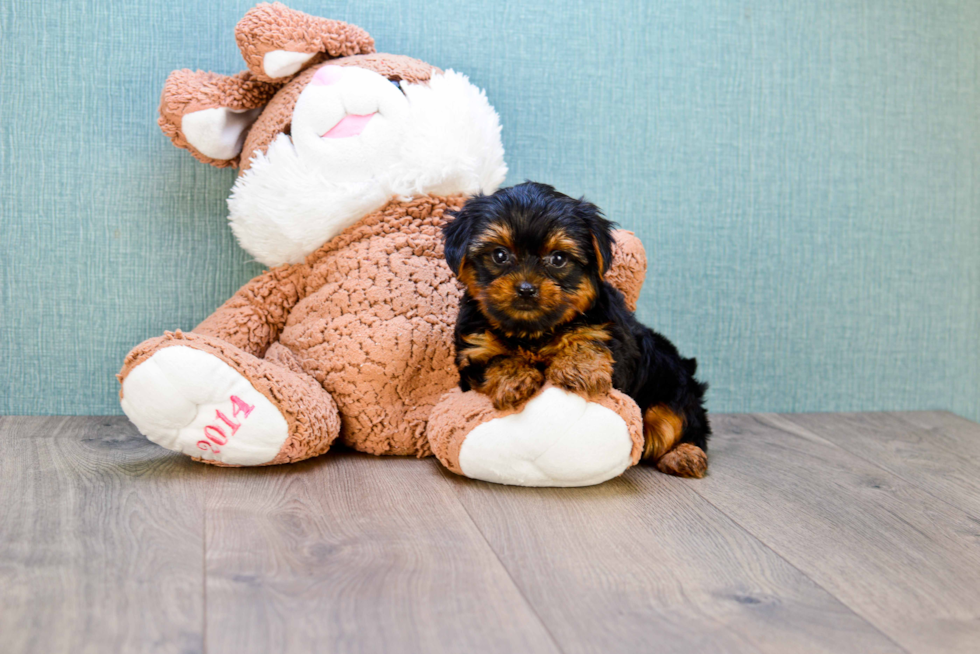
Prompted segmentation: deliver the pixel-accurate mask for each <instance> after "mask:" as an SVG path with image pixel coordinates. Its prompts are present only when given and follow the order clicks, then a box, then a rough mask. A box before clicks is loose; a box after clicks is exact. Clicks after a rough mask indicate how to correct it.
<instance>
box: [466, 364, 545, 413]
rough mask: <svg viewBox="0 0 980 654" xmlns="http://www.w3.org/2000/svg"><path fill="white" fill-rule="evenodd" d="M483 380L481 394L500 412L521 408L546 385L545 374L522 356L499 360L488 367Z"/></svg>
mask: <svg viewBox="0 0 980 654" xmlns="http://www.w3.org/2000/svg"><path fill="white" fill-rule="evenodd" d="M483 378H484V383H483V385H482V386H481V387H480V392H481V393H483V394H485V395H487V396H489V397H490V401H491V402H493V408H495V409H497V410H498V411H500V410H505V409H513V408H516V407H518V406H520V405H521V404H523V403H524V402H526V401H527V400H528V399H529V398H530V397H531V396H532V395H534V394H535V392H537V390H538V389H539V388H541V386H542V385H543V384H544V374H543V373H542V372H541V371H540V370H538V369H537V368H535V367H534V366H532V365H531V364H530V363H528V362H527V361H526V360H525V359H523V358H521V357H520V356H511V357H506V358H503V359H497V360H496V361H494V362H493V363H491V364H490V365H489V366H487V369H486V370H485V371H484V372H483Z"/></svg>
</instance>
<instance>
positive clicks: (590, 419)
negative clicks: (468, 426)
mask: <svg viewBox="0 0 980 654" xmlns="http://www.w3.org/2000/svg"><path fill="white" fill-rule="evenodd" d="M632 449H633V440H632V438H631V437H630V433H629V429H628V427H627V424H626V421H625V420H623V418H622V417H620V415H619V414H618V413H616V412H615V411H612V410H610V409H608V408H606V407H604V406H602V405H600V404H596V403H594V402H588V401H587V400H585V399H584V398H582V397H579V396H578V395H575V394H574V393H569V392H566V391H564V390H562V389H559V388H555V387H549V388H546V389H545V390H544V391H543V392H542V393H541V394H540V395H538V396H537V397H535V398H534V399H532V400H531V401H530V402H528V403H527V405H526V406H525V407H524V410H523V411H521V412H520V413H515V414H511V415H508V416H505V417H502V418H495V419H493V420H490V421H489V422H485V423H483V424H481V425H478V426H477V427H476V428H475V429H473V431H471V432H470V433H469V435H468V436H466V440H465V441H464V442H463V444H462V446H461V447H460V450H459V468H460V469H461V470H462V473H463V474H464V475H466V476H467V477H471V478H473V479H482V480H484V481H490V482H494V483H498V484H511V485H516V486H591V485H593V484H599V483H602V482H604V481H606V480H607V479H611V478H613V477H616V476H617V475H620V474H622V473H623V471H624V470H626V468H628V467H629V466H630V465H631V464H632V460H631V451H632Z"/></svg>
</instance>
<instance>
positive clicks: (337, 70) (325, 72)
mask: <svg viewBox="0 0 980 654" xmlns="http://www.w3.org/2000/svg"><path fill="white" fill-rule="evenodd" d="M343 72H344V69H343V67H342V66H323V67H321V68H320V70H318V71H316V75H314V76H313V80H312V82H311V83H312V84H316V85H317V86H327V85H328V84H333V83H335V82H337V81H338V80H339V79H340V75H341V74H342V73H343Z"/></svg>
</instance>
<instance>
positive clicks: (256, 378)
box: [120, 197, 642, 463]
mask: <svg viewBox="0 0 980 654" xmlns="http://www.w3.org/2000/svg"><path fill="white" fill-rule="evenodd" d="M462 203H463V198H461V197H449V198H434V197H423V198H416V199H413V200H410V201H408V202H399V201H392V202H390V203H389V204H388V205H386V206H385V207H383V208H382V209H380V210H379V211H377V212H375V213H373V214H371V215H369V216H367V217H365V218H363V219H362V220H361V221H360V222H358V223H357V224H355V225H353V226H352V227H350V228H348V229H347V230H345V231H344V232H342V233H341V234H340V235H338V236H336V237H335V238H334V239H332V240H331V241H330V242H329V243H327V244H326V245H324V246H323V247H322V248H320V249H319V250H317V251H316V252H314V253H313V254H311V255H310V256H309V257H307V259H306V261H305V262H304V263H302V264H297V265H285V266H279V267H277V268H273V269H272V270H269V271H268V272H266V273H264V274H263V275H260V276H259V277H256V278H255V279H253V280H252V281H251V282H249V283H248V284H246V285H245V286H244V287H242V289H241V290H239V291H238V293H236V294H235V295H234V296H232V297H231V299H229V300H228V301H227V302H225V304H224V305H223V306H222V307H221V308H219V309H218V310H217V311H215V313H214V314H212V315H211V316H210V317H208V318H207V319H205V320H204V321H203V322H202V323H201V324H200V325H198V326H197V327H196V328H195V329H194V331H193V333H191V334H183V335H181V336H176V335H169V336H164V337H160V338H157V339H151V340H149V341H146V342H144V343H142V344H141V345H139V346H137V347H136V348H135V349H134V350H133V351H132V352H131V353H130V355H129V356H128V357H127V359H126V363H125V364H124V367H123V370H122V372H121V377H120V378H121V379H122V378H124V377H125V375H126V374H128V372H129V371H130V370H131V369H132V368H133V367H134V366H135V365H136V364H137V363H139V362H141V361H143V360H145V359H146V358H148V357H149V356H151V355H152V354H153V353H154V352H156V351H157V350H159V349H161V348H163V347H170V346H172V345H185V346H188V347H195V348H198V349H203V350H205V351H207V352H209V353H211V354H215V355H216V356H218V357H219V358H221V360H222V361H224V362H225V363H227V364H228V365H230V366H232V367H233V368H235V369H236V370H238V371H239V372H241V373H242V374H243V375H244V376H246V377H247V378H248V379H249V380H250V381H253V385H254V386H255V387H256V390H258V391H259V392H261V393H262V394H263V395H265V396H266V397H268V398H269V399H270V400H271V401H273V403H274V404H276V405H277V406H278V407H279V408H280V410H281V411H282V412H283V414H284V415H285V416H286V418H287V422H288V423H289V429H290V437H289V440H288V441H287V446H286V448H285V450H284V451H287V450H288V451H287V452H286V454H284V455H280V456H279V457H277V458H276V459H275V460H274V461H273V463H282V462H285V461H291V460H296V459H299V458H307V457H309V456H315V455H317V454H320V453H322V451H320V450H304V445H303V444H304V443H313V442H314V441H315V440H317V439H318V438H320V437H321V436H322V434H321V433H320V432H318V431H317V432H316V433H314V431H315V430H316V429H319V427H317V426H316V425H315V424H314V423H315V422H316V420H315V417H316V416H317V415H324V416H326V417H327V419H328V422H329V420H330V416H331V415H332V414H333V413H334V412H336V413H337V414H338V415H339V425H338V427H337V429H338V430H339V433H340V437H341V440H342V442H344V443H345V444H347V445H350V446H351V447H353V448H355V449H357V450H361V451H363V452H370V453H372V454H410V455H416V456H428V455H430V454H431V450H430V447H429V438H428V437H427V435H426V427H427V424H428V422H429V417H430V414H431V413H432V409H433V407H434V406H435V405H436V403H438V402H439V400H440V399H441V398H442V396H443V395H444V394H445V393H447V392H448V391H450V390H452V389H453V388H455V387H456V385H457V384H458V381H459V377H458V373H457V372H456V367H455V365H454V363H453V348H452V342H453V328H454V326H455V319H456V308H457V304H458V302H459V297H460V294H461V289H460V287H459V285H458V284H457V282H456V280H455V279H454V277H453V274H452V272H451V271H450V270H449V267H448V266H447V265H446V263H445V261H444V259H443V254H442V236H441V232H440V229H441V227H442V225H443V224H444V222H445V221H446V211H447V210H455V209H458V208H459V207H460V206H461V205H462ZM617 236H618V237H619V238H620V239H622V240H621V241H618V245H617V252H618V251H623V250H628V249H631V248H635V243H634V241H635V237H633V236H632V234H630V233H629V232H619V233H618V234H617ZM623 261H624V262H627V261H629V259H627V258H624V259H623ZM614 266H615V264H614ZM623 291H624V292H625V293H626V295H627V296H628V297H630V298H631V300H632V301H635V299H636V295H637V294H638V292H639V287H638V286H634V287H626V288H624V289H623ZM178 341H179V342H178ZM263 380H264V381H263ZM311 381H312V382H315V384H312V386H315V387H317V388H318V389H320V390H321V392H319V393H317V392H313V391H312V390H311V383H310V382H311ZM277 384H283V385H285V386H284V388H283V389H277V388H275V387H276V385H277ZM297 389H302V392H299V391H298V390H297ZM322 391H326V392H322ZM334 403H335V406H336V409H334ZM620 408H621V407H620ZM637 411H638V410H637ZM635 422H636V423H637V425H640V424H641V423H642V421H641V420H639V418H637V420H636V421H635ZM631 424H632V423H631ZM328 428H329V425H328ZM334 437H335V434H332V435H331V436H330V438H329V439H327V444H329V442H331V441H332V440H333V439H334ZM640 442H642V439H641V440H640ZM324 449H325V448H324Z"/></svg>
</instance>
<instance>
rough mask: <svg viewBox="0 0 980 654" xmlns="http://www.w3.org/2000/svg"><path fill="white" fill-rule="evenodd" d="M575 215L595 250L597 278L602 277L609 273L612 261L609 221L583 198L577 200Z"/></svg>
mask: <svg viewBox="0 0 980 654" xmlns="http://www.w3.org/2000/svg"><path fill="white" fill-rule="evenodd" d="M577 202H578V207H577V211H576V212H577V213H578V214H579V216H580V217H581V218H582V221H583V222H584V223H585V225H586V227H587V228H588V230H589V233H590V236H591V240H592V248H593V249H594V250H595V258H596V265H597V266H598V267H599V276H600V277H603V276H605V274H606V273H607V272H608V271H609V266H611V265H612V260H613V250H612V246H613V237H612V228H613V224H614V223H612V222H611V221H609V220H606V218H605V217H604V216H603V215H602V211H600V210H599V207H597V206H595V205H594V204H592V203H591V202H588V201H587V200H586V199H585V198H580V199H579V200H577Z"/></svg>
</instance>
